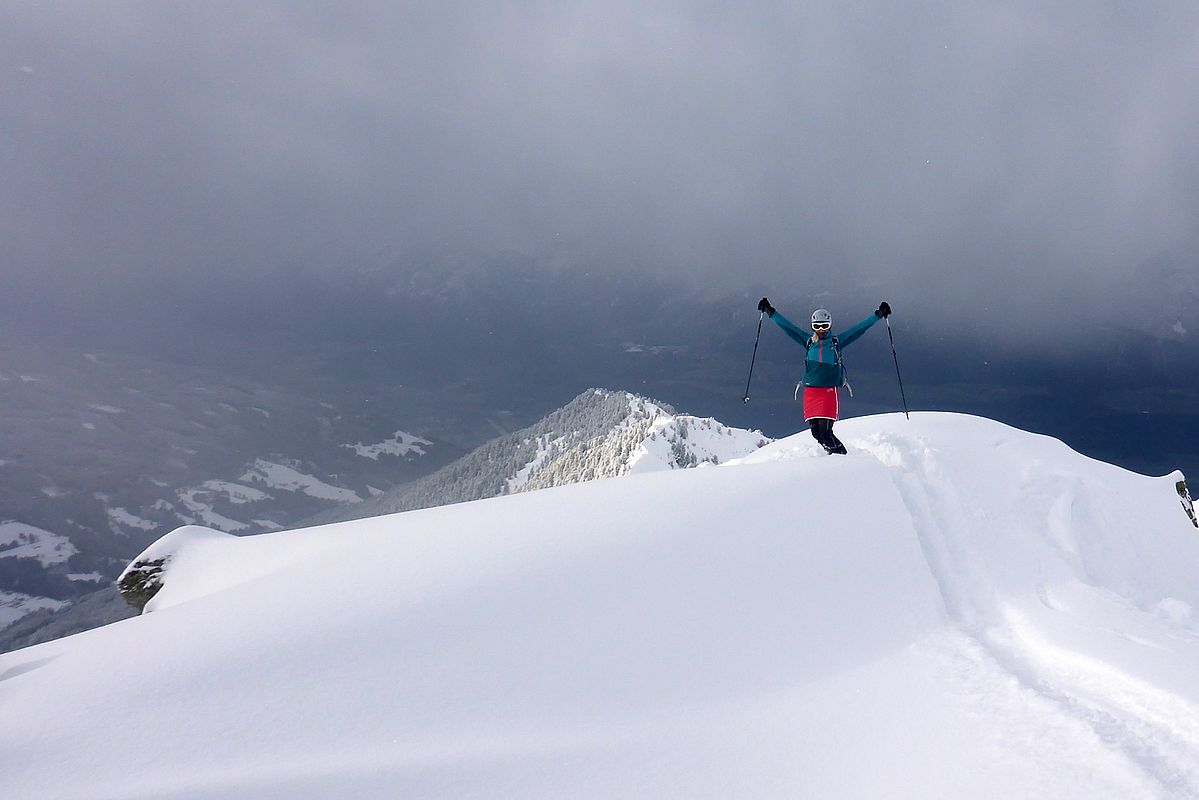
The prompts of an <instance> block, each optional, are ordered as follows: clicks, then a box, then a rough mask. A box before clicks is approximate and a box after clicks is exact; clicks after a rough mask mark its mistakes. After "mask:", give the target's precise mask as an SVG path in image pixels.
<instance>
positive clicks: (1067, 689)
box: [855, 435, 1199, 798]
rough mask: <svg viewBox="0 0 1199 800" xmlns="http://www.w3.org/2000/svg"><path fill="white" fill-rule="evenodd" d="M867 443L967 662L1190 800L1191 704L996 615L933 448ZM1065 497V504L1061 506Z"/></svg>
mask: <svg viewBox="0 0 1199 800" xmlns="http://www.w3.org/2000/svg"><path fill="white" fill-rule="evenodd" d="M872 439H873V441H871V440H866V441H858V442H855V444H856V445H857V446H858V447H860V448H862V449H864V450H866V451H867V452H869V453H870V454H871V455H873V456H875V457H876V458H878V460H879V461H880V462H881V463H882V464H883V465H884V466H886V467H888V468H889V469H890V470H891V471H892V480H893V481H894V483H895V487H896V489H897V490H898V492H899V495H900V497H901V498H902V500H903V503H904V505H905V506H906V508H907V510H908V513H909V516H910V518H911V522H912V527H913V530H914V531H915V533H916V537H917V540H918V542H919V544H920V549H921V551H922V553H923V555H924V559H925V561H926V562H927V564H928V568H929V573H930V574H931V576H932V578H933V580H934V581H935V584H936V586H937V588H938V590H939V593H940V595H941V599H942V602H943V604H944V606H945V611H946V614H947V616H948V618H949V620H950V621H951V622H952V623H954V624H955V625H956V627H958V628H959V629H960V630H961V632H962V633H963V634H964V635H965V636H966V637H967V640H968V641H969V642H971V643H972V644H974V645H977V648H978V652H976V653H975V654H974V656H973V658H974V659H975V660H976V662H986V663H989V664H992V665H995V666H996V667H998V668H1000V669H1002V670H1003V671H1004V672H1005V673H1006V674H1008V675H1009V676H1011V678H1012V679H1014V680H1015V681H1016V682H1017V684H1018V685H1019V686H1020V687H1021V688H1022V689H1023V690H1025V691H1026V692H1029V693H1032V694H1033V695H1035V696H1036V697H1039V698H1041V699H1042V700H1046V701H1049V702H1050V703H1052V704H1053V705H1054V706H1056V708H1057V709H1058V710H1059V711H1060V712H1061V713H1062V714H1064V715H1067V716H1068V717H1070V718H1073V719H1074V720H1076V721H1078V722H1080V723H1082V724H1083V725H1085V726H1086V728H1087V729H1089V730H1090V731H1091V732H1092V733H1093V734H1094V736H1095V737H1097V739H1098V740H1099V741H1100V742H1102V743H1103V745H1104V746H1105V747H1107V748H1108V749H1110V750H1113V751H1115V752H1116V753H1118V754H1119V755H1121V756H1122V757H1123V758H1124V759H1125V760H1126V761H1128V762H1129V763H1131V764H1132V765H1134V766H1135V767H1136V768H1137V769H1138V770H1139V771H1140V772H1141V773H1143V774H1144V775H1145V776H1146V777H1147V778H1149V779H1150V780H1151V781H1152V782H1153V783H1154V784H1155V785H1156V787H1157V788H1158V789H1159V790H1160V792H1161V794H1160V795H1158V796H1160V797H1168V798H1183V797H1185V798H1199V766H1197V765H1196V763H1195V759H1194V753H1195V752H1196V751H1199V710H1196V708H1195V707H1194V706H1193V705H1192V704H1190V703H1188V702H1187V701H1186V700H1184V699H1183V698H1181V697H1178V696H1177V695H1175V694H1172V693H1169V692H1165V691H1162V690H1160V689H1158V688H1156V687H1153V686H1150V685H1148V684H1145V683H1144V682H1142V681H1139V680H1137V679H1135V678H1133V677H1131V676H1129V675H1126V674H1124V673H1122V672H1120V671H1119V670H1118V669H1115V668H1113V667H1111V666H1109V665H1107V664H1104V663H1102V662H1099V661H1096V660H1094V659H1091V658H1088V657H1087V656H1085V655H1082V654H1077V653H1073V652H1071V651H1069V650H1066V649H1064V648H1061V647H1059V646H1057V645H1054V644H1051V643H1049V642H1048V641H1047V640H1045V639H1044V637H1042V636H1040V635H1039V634H1038V632H1037V631H1036V628H1035V626H1034V625H1033V624H1032V623H1031V622H1029V621H1028V620H1027V619H1026V618H1025V617H1024V616H1023V615H1021V614H1020V613H1019V612H1016V611H1009V612H1007V613H1004V614H1002V615H1001V616H1000V617H999V618H996V616H995V614H994V611H993V610H992V609H994V608H995V607H997V606H998V605H1000V604H999V603H997V602H996V599H995V595H996V593H997V592H996V589H995V587H994V586H992V585H990V583H989V581H987V580H986V578H985V576H986V574H987V572H986V570H985V569H981V568H979V566H978V564H979V562H978V560H977V559H978V558H979V555H978V554H977V553H974V552H972V550H971V547H970V538H971V535H970V532H971V524H970V521H969V517H968V515H967V513H966V511H965V509H964V507H963V503H962V502H961V499H960V498H958V497H957V496H955V494H953V493H952V491H951V490H947V489H946V488H945V487H950V486H952V485H953V484H952V482H951V481H949V480H947V479H946V475H945V474H944V470H943V467H942V466H941V465H940V464H939V462H938V460H937V455H936V453H935V451H933V450H932V449H931V448H929V447H928V446H927V445H926V443H924V442H922V441H921V440H919V439H914V440H913V439H910V438H907V439H901V438H899V437H893V436H887V435H881V436H875V437H872ZM1057 488H1058V490H1059V491H1060V490H1061V489H1062V488H1063V487H1057ZM1066 491H1067V493H1066V494H1062V495H1061V496H1060V497H1059V499H1058V500H1057V501H1056V502H1055V503H1054V504H1053V506H1052V508H1051V512H1050V517H1049V519H1048V520H1047V528H1048V529H1050V530H1054V529H1055V528H1061V527H1062V524H1061V519H1060V515H1061V514H1062V513H1063V509H1065V511H1066V513H1068V512H1069V509H1070V506H1071V504H1072V501H1073V498H1072V497H1071V494H1072V493H1069V490H1068V489H1067V490H1066ZM1066 498H1070V501H1071V503H1070V504H1067V503H1064V502H1063V501H1064V500H1065V499H1066ZM939 520H945V521H948V524H943V523H942V522H939ZM1062 547H1063V549H1064V550H1066V549H1068V545H1066V544H1063V545H1062ZM984 594H985V595H986V596H984ZM980 598H981V602H980ZM1042 602H1044V600H1042Z"/></svg>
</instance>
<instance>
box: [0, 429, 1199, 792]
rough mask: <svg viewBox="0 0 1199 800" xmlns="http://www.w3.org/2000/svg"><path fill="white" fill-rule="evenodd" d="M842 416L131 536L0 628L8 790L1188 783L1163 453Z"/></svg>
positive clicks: (1194, 715)
mask: <svg viewBox="0 0 1199 800" xmlns="http://www.w3.org/2000/svg"><path fill="white" fill-rule="evenodd" d="M838 434H839V435H840V437H841V438H842V439H843V440H844V441H845V443H846V445H847V446H848V448H849V451H850V455H848V456H845V457H829V456H825V455H824V454H823V452H822V451H820V450H819V449H818V448H817V447H816V445H815V443H814V442H813V441H812V439H811V437H810V436H809V435H808V434H807V433H806V432H804V433H800V434H797V435H795V436H792V437H789V438H787V439H783V440H780V441H778V442H774V443H772V444H768V445H767V446H765V447H763V448H761V449H759V450H756V451H754V452H753V453H751V454H750V455H748V456H745V457H743V458H741V459H733V460H727V461H725V462H724V463H723V464H722V465H721V466H718V467H712V468H707V469H690V470H679V469H664V470H657V471H654V472H650V473H647V474H636V473H634V474H631V475H629V476H627V477H624V478H621V479H619V480H608V481H592V482H587V483H582V484H577V485H571V486H563V487H559V488H554V489H551V490H548V491H540V492H522V493H518V494H515V495H510V496H504V497H498V498H493V499H489V500H482V501H478V502H470V503H461V504H458V505H453V506H447V507H442V508H433V509H426V510H421V511H416V512H411V513H403V514H395V515H391V516H385V517H377V518H372V519H365V520H356V521H351V522H344V523H339V524H335V525H328V526H321V527H313V528H306V529H299V530H292V531H281V532H278V533H272V534H262V535H257V536H251V537H232V536H227V535H225V534H221V533H219V532H216V531H209V530H204V529H199V528H185V529H181V530H179V531H176V532H175V533H173V534H171V535H169V536H168V537H164V538H163V539H162V540H160V542H159V543H158V544H156V545H155V546H153V547H151V548H150V549H149V550H147V551H146V553H144V554H143V558H144V559H147V560H150V561H156V560H163V561H166V560H168V559H169V562H170V568H169V571H168V573H167V580H166V582H165V584H164V586H163V588H162V589H161V591H159V593H158V594H157V596H155V598H154V599H153V600H152V601H151V604H150V606H149V609H150V610H151V611H152V612H153V613H149V614H146V615H143V616H141V617H139V618H137V619H134V620H129V621H127V622H124V623H120V624H117V625H113V626H109V627H107V628H103V629H100V630H95V631H91V632H88V633H86V634H83V635H81V636H76V637H71V638H68V639H64V640H60V641H55V642H50V643H47V644H44V645H39V646H37V647H33V648H29V649H27V650H22V651H18V652H15V653H9V654H5V655H0V718H3V719H5V720H6V724H5V725H4V726H0V755H2V756H3V760H4V766H5V770H4V786H5V790H6V792H9V793H12V795H13V796H17V797H21V796H45V795H53V796H61V797H89V798H100V799H101V800H103V798H118V797H137V796H153V797H158V798H166V799H169V798H189V800H191V799H192V798H218V797H220V798H256V797H263V796H286V797H289V798H295V799H296V800H309V799H310V798H311V799H313V800H315V798H323V797H331V796H354V797H371V798H374V797H379V798H383V797H395V796H421V797H428V798H439V797H445V798H460V797H464V796H479V797H489V796H519V797H525V798H554V799H555V800H557V798H561V797H563V796H588V797H621V798H639V797H643V798H660V797H668V796H674V797H688V798H712V799H713V800H716V798H728V797H752V798H768V797H769V798H773V797H778V798H785V797H786V798H789V797H821V798H823V797H836V798H876V797H910V798H925V797H952V798H959V797H960V798H967V797H968V798H972V800H973V798H995V799H998V798H1005V799H1006V798H1012V797H1055V798H1056V797H1086V798H1131V797H1135V798H1142V797H1144V798H1190V797H1196V796H1199V684H1197V683H1196V681H1195V680H1194V676H1195V675H1196V674H1199V613H1197V609H1199V582H1196V580H1195V575H1197V574H1199V532H1197V531H1196V529H1195V527H1194V525H1193V524H1192V522H1191V520H1190V518H1189V517H1188V516H1187V514H1186V513H1185V510H1184V508H1183V507H1182V506H1181V504H1180V502H1179V500H1180V494H1179V492H1178V490H1177V484H1178V482H1179V481H1181V480H1182V476H1181V475H1179V474H1177V473H1176V474H1172V475H1168V476H1165V477H1161V478H1148V477H1144V476H1140V475H1136V474H1133V473H1130V472H1127V471H1125V470H1122V469H1119V468H1117V467H1113V466H1111V465H1107V464H1103V463H1101V462H1096V461H1093V460H1091V459H1087V458H1085V457H1083V456H1081V455H1079V454H1077V453H1075V452H1073V451H1071V450H1070V449H1069V448H1067V447H1066V446H1065V445H1063V444H1062V443H1061V442H1058V441H1056V440H1053V439H1050V438H1048V437H1043V436H1036V435H1032V434H1028V433H1024V432H1021V431H1018V430H1015V429H1013V428H1010V427H1007V426H1004V425H1000V424H998V423H995V422H992V421H989V420H983V419H979V418H975V417H968V416H963V415H953V414H913V416H912V419H911V420H910V421H909V420H905V419H904V417H903V416H902V415H886V416H880V417H869V418H861V419H851V420H845V421H843V422H842V423H840V424H839V426H838ZM690 435H691V434H690V433H689V434H688V436H690ZM719 435H723V434H719ZM247 709H252V712H253V713H248V711H247ZM113 730H130V731H137V736H138V747H137V748H130V747H129V746H128V740H127V739H126V738H124V737H116V736H113V735H112V731H113ZM64 752H69V753H70V754H71V758H70V759H64V758H63V757H62V754H63V753H64Z"/></svg>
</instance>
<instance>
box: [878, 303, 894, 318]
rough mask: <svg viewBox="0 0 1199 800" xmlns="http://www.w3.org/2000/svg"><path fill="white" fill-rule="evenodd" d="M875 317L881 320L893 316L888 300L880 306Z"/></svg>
mask: <svg viewBox="0 0 1199 800" xmlns="http://www.w3.org/2000/svg"><path fill="white" fill-rule="evenodd" d="M874 316H876V317H878V318H879V319H882V318H883V317H889V316H891V306H890V304H889V303H887V301H886V300H884V301H883V302H882V303H880V304H879V307H878V310H877V311H875V312H874Z"/></svg>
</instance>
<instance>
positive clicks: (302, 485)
mask: <svg viewBox="0 0 1199 800" xmlns="http://www.w3.org/2000/svg"><path fill="white" fill-rule="evenodd" d="M239 480H242V481H246V482H249V483H259V482H261V483H263V484H265V485H266V486H268V487H270V488H272V489H281V490H283V491H285V492H302V493H303V494H306V495H308V496H309V497H316V498H319V499H321V500H334V501H336V502H339V503H359V502H361V501H362V498H361V497H359V496H358V493H357V492H355V491H353V490H352V489H342V488H340V487H337V486H332V485H330V484H328V483H325V482H324V481H322V480H321V479H319V478H317V477H315V476H313V475H307V474H305V473H303V472H300V471H299V470H298V469H296V468H295V467H293V466H289V465H287V464H278V463H276V462H274V461H267V460H266V459H264V458H259V459H256V460H255V461H254V463H253V464H252V465H251V466H250V468H249V469H248V470H246V473H245V474H244V475H242V476H241V478H240V479H239Z"/></svg>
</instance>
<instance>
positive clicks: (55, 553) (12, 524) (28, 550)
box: [0, 520, 79, 567]
mask: <svg viewBox="0 0 1199 800" xmlns="http://www.w3.org/2000/svg"><path fill="white" fill-rule="evenodd" d="M78 552H79V550H78V549H76V547H75V545H73V544H71V540H70V539H68V538H67V537H65V536H59V535H58V534H56V533H51V532H50V531H46V530H42V529H41V528H35V527H34V526H33V525H26V524H25V523H24V522H16V521H12V520H10V521H7V522H0V558H34V559H37V560H38V562H39V563H41V565H42V566H43V567H48V566H51V565H52V564H61V563H63V562H64V561H67V560H68V559H70V558H71V556H73V555H75V554H76V553H78Z"/></svg>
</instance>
